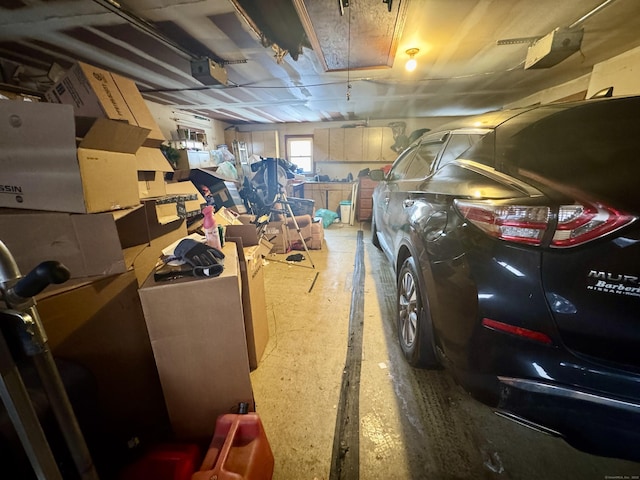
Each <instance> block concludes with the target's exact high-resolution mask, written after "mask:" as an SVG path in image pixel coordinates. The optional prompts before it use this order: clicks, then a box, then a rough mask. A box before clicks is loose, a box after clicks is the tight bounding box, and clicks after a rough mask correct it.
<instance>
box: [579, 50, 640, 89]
mask: <svg viewBox="0 0 640 480" xmlns="http://www.w3.org/2000/svg"><path fill="white" fill-rule="evenodd" d="M639 73H640V47H638V48H634V49H633V50H629V51H628V52H625V53H623V54H622V55H618V56H617V57H613V58H611V59H609V60H606V61H604V62H602V63H599V64H597V65H595V66H594V67H593V71H592V73H591V78H590V82H589V89H588V91H587V97H590V96H591V95H593V94H594V93H596V92H598V91H600V90H602V89H604V88H608V87H610V86H613V94H614V95H633V94H639V93H640V77H639V76H638V74H639Z"/></svg>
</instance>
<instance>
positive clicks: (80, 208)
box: [0, 101, 149, 213]
mask: <svg viewBox="0 0 640 480" xmlns="http://www.w3.org/2000/svg"><path fill="white" fill-rule="evenodd" d="M0 120H1V121H3V122H5V123H7V124H8V125H9V124H10V125H12V127H13V128H10V129H9V128H0V145H2V148H1V149H0V164H1V165H2V169H0V185H2V192H1V193H2V195H0V206H3V207H11V208H22V209H34V210H52V211H58V212H72V213H93V212H104V211H109V210H116V209H119V208H126V207H130V206H133V205H137V204H139V203H140V200H139V198H138V172H137V169H136V163H135V153H136V151H137V150H138V148H139V147H140V145H142V142H143V141H144V139H145V138H146V137H147V134H148V133H149V130H147V129H144V128H140V127H136V126H132V125H127V124H126V123H123V122H117V121H114V120H107V119H105V118H99V119H97V120H95V119H91V120H90V121H89V122H86V123H85V122H83V121H82V120H86V119H74V117H73V109H72V108H71V107H70V106H68V105H52V104H48V103H33V102H16V101H2V102H0ZM76 135H79V136H81V137H83V138H82V141H81V142H80V145H79V147H78V148H77V150H76Z"/></svg>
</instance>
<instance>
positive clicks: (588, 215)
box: [455, 200, 637, 248]
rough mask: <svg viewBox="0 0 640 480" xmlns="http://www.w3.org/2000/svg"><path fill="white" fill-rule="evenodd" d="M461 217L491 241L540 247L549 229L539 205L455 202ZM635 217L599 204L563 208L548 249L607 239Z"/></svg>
mask: <svg viewBox="0 0 640 480" xmlns="http://www.w3.org/2000/svg"><path fill="white" fill-rule="evenodd" d="M455 205H456V207H457V208H458V210H459V211H460V213H461V214H462V216H463V217H464V218H465V219H467V220H468V221H470V222H471V223H472V224H474V225H475V226H476V227H478V228H480V229H481V230H483V231H484V232H486V233H487V234H489V235H491V236H492V237H496V238H499V239H501V240H507V241H510V242H517V243H525V244H528V245H540V243H541V241H542V238H543V236H544V234H545V232H546V230H547V228H548V227H549V224H550V220H551V208H550V207H547V206H541V205H533V206H532V205H499V204H494V203H493V202H491V201H487V200H478V201H474V200H456V201H455ZM636 219H637V217H634V216H633V215H628V214H626V213H623V212H621V211H619V210H615V209H613V208H610V207H607V206H605V205H602V204H590V203H586V202H585V203H582V204H575V205H562V206H560V208H559V210H558V223H557V227H556V230H555V233H554V234H553V238H552V240H551V245H550V246H551V247H556V248H563V247H573V246H576V245H580V244H582V243H585V242H588V241H590V240H594V239H596V238H600V237H603V236H605V235H608V234H609V233H611V232H614V231H616V230H618V229H620V228H622V227H624V226H626V225H629V224H630V223H631V222H633V221H635V220H636Z"/></svg>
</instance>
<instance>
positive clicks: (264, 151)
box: [251, 130, 280, 158]
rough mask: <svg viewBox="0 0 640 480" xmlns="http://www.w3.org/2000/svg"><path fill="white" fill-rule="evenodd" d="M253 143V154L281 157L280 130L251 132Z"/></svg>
mask: <svg viewBox="0 0 640 480" xmlns="http://www.w3.org/2000/svg"><path fill="white" fill-rule="evenodd" d="M251 144H252V153H253V155H259V156H261V157H265V158H267V157H271V158H280V148H279V145H278V132H277V131H276V130H264V131H255V132H251Z"/></svg>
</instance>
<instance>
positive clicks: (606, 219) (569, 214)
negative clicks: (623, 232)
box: [551, 204, 637, 247]
mask: <svg viewBox="0 0 640 480" xmlns="http://www.w3.org/2000/svg"><path fill="white" fill-rule="evenodd" d="M636 218H637V217H634V216H633V215H629V214H626V213H624V212H621V211H619V210H615V209H613V208H610V207H607V206H606V205H602V204H595V205H591V204H584V205H581V204H576V205H562V206H561V207H560V209H559V211H558V226H557V227H556V232H555V233H554V234H553V239H552V240H551V246H552V247H572V246H573V245H578V244H580V243H584V242H588V241H589V240H593V239H595V238H600V237H602V236H604V235H607V234H609V233H611V232H614V231H616V230H618V229H619V228H622V227H624V226H625V225H629V224H630V223H631V222H633V221H634V220H636Z"/></svg>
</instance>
